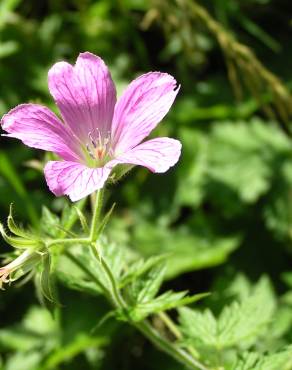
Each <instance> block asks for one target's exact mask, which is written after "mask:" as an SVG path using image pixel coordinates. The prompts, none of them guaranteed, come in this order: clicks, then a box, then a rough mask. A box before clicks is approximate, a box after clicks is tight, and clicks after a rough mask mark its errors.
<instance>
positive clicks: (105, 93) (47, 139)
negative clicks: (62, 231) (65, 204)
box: [1, 52, 181, 201]
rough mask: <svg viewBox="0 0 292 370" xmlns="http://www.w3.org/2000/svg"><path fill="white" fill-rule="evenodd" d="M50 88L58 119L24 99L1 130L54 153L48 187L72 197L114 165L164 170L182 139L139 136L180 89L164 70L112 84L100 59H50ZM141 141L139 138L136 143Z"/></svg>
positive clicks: (100, 182) (98, 182)
mask: <svg viewBox="0 0 292 370" xmlns="http://www.w3.org/2000/svg"><path fill="white" fill-rule="evenodd" d="M48 83H49V90H50V93H51V94H52V96H53V97H54V100H55V102H56V104H57V106H58V108H59V110H60V112H61V115H62V118H63V122H61V121H60V119H59V118H58V117H57V116H56V115H55V114H54V113H53V112H52V111H50V110H49V109H48V108H46V107H44V106H42V105H38V104H22V105H19V106H17V107H16V108H14V109H12V110H11V111H10V112H9V113H7V114H6V115H4V117H3V118H2V121H1V124H2V127H3V129H4V130H5V131H6V132H8V134H7V135H6V136H9V137H14V138H17V139H20V140H21V141H22V142H23V143H24V144H26V145H28V146H30V147H33V148H38V149H43V150H46V151H52V152H54V153H56V154H57V155H58V156H59V157H61V159H62V160H60V161H50V162H48V163H47V164H46V166H45V169H44V172H45V177H46V181H47V184H48V186H49V188H50V190H51V191H52V192H53V193H54V194H55V195H56V196H61V195H68V196H69V197H70V199H71V200H72V201H77V200H79V199H81V198H83V197H85V196H87V195H89V194H90V193H92V192H94V191H95V190H97V189H100V188H102V187H103V186H104V184H105V182H106V180H107V178H108V177H109V175H110V173H111V171H112V169H113V168H114V167H115V166H116V165H118V164H130V165H141V166H144V167H147V168H148V169H149V170H150V171H152V172H166V171H167V170H168V169H169V168H170V167H171V166H173V165H174V164H175V163H176V162H177V161H178V159H179V156H180V152H181V143H180V142H179V141H178V140H174V139H171V138H168V137H160V138H156V139H152V140H148V141H145V142H142V141H143V140H144V139H145V138H146V137H147V136H148V135H149V134H150V132H151V131H152V130H153V129H154V128H155V127H156V126H157V124H158V123H159V122H160V121H161V120H162V119H163V117H164V116H165V115H166V113H167V112H168V110H169V109H170V107H171V105H172V103H173V101H174V99H175V97H176V95H177V93H178V90H179V89H178V88H177V84H176V81H175V79H174V78H173V77H172V76H170V75H169V74H166V73H160V72H150V73H147V74H144V75H142V76H140V77H138V78H137V79H135V80H134V81H132V82H131V83H130V85H129V86H128V87H127V88H126V90H125V91H124V93H123V95H122V96H121V97H120V98H119V100H118V101H116V89H115V85H114V83H113V81H112V79H111V75H110V72H109V71H108V68H107V66H106V65H105V63H104V62H103V60H102V59H101V58H99V57H98V56H96V55H93V54H91V53H89V52H86V53H82V54H80V55H79V57H78V58H77V61H76V64H75V65H74V66H72V65H70V64H69V63H66V62H59V63H56V64H55V65H54V66H53V67H52V68H51V69H50V71H49V74H48ZM141 142H142V143H141Z"/></svg>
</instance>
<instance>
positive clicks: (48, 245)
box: [46, 238, 90, 248]
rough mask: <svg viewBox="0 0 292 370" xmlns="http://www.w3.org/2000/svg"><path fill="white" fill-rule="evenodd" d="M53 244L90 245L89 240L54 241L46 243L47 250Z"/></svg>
mask: <svg viewBox="0 0 292 370" xmlns="http://www.w3.org/2000/svg"><path fill="white" fill-rule="evenodd" d="M55 244H71V245H72V244H90V240H89V239H88V238H68V239H55V240H50V241H49V242H47V244H46V246H47V247H48V248H49V247H51V246H53V245H55Z"/></svg>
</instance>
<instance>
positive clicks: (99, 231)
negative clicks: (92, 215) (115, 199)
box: [97, 203, 116, 236]
mask: <svg viewBox="0 0 292 370" xmlns="http://www.w3.org/2000/svg"><path fill="white" fill-rule="evenodd" d="M115 206H116V203H114V204H113V205H112V206H111V208H110V210H109V211H108V212H107V213H106V215H105V216H104V218H103V220H102V221H101V223H100V225H99V227H98V229H97V235H98V236H99V235H101V234H102V233H103V231H104V229H105V227H106V225H107V224H108V222H109V220H110V217H111V215H112V213H113V210H114V208H115Z"/></svg>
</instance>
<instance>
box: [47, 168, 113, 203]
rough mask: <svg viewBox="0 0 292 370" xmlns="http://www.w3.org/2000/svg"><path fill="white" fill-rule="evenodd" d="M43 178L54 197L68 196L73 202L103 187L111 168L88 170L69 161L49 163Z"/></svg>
mask: <svg viewBox="0 0 292 370" xmlns="http://www.w3.org/2000/svg"><path fill="white" fill-rule="evenodd" d="M44 171H45V177H46V181H47V184H48V187H49V188H50V190H51V191H52V192H53V193H54V194H55V195H56V196H61V195H69V197H70V199H71V200H72V201H73V202H75V201H77V200H79V199H82V198H84V197H86V196H87V195H89V194H91V193H93V192H94V191H95V190H97V189H100V188H102V187H103V186H104V183H105V181H106V180H107V178H108V176H109V174H110V172H111V168H105V167H100V168H90V167H86V166H84V165H83V164H80V163H76V162H69V161H50V162H48V163H47V164H46V166H45V169H44Z"/></svg>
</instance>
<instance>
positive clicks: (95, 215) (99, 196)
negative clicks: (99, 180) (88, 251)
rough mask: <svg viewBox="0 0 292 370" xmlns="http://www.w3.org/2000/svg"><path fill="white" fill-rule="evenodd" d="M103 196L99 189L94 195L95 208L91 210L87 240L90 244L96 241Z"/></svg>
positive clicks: (102, 191)
mask: <svg viewBox="0 0 292 370" xmlns="http://www.w3.org/2000/svg"><path fill="white" fill-rule="evenodd" d="M103 195H104V190H103V189H99V190H98V191H97V193H96V199H95V207H94V210H93V216H92V221H91V228H90V236H89V239H90V240H91V241H92V242H95V241H96V240H97V239H98V230H99V222H100V215H101V210H102V202H103Z"/></svg>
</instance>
